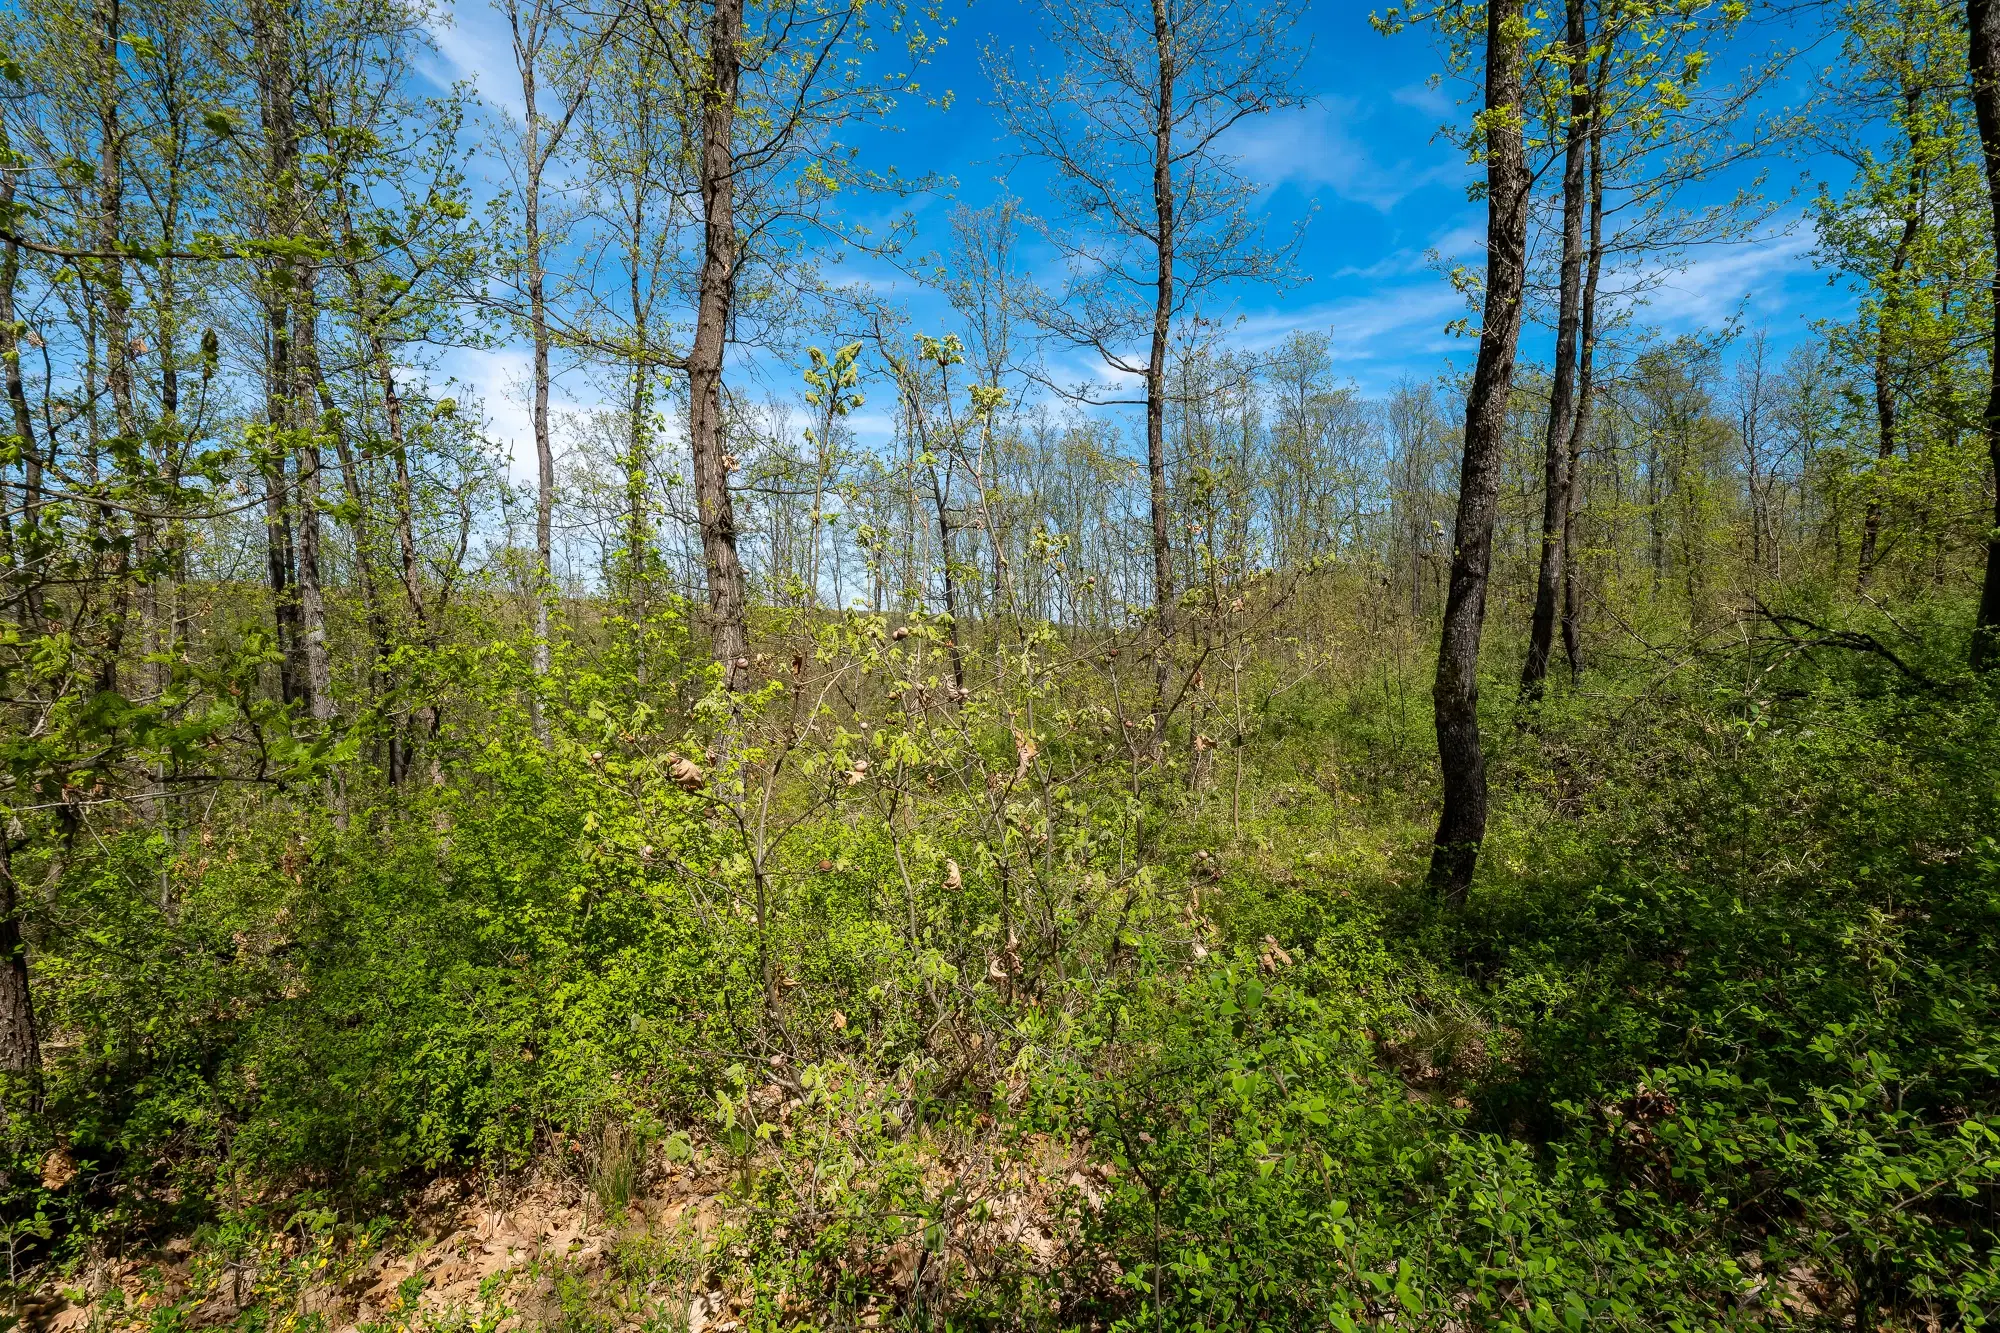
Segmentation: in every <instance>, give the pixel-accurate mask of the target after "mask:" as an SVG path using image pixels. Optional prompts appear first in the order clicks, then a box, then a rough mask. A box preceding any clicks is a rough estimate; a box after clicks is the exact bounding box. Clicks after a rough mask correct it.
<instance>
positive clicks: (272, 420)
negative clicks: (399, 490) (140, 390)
mask: <svg viewBox="0 0 2000 1333" xmlns="http://www.w3.org/2000/svg"><path fill="white" fill-rule="evenodd" d="M284 21H285V19H284V16H283V15H282V14H274V13H273V12H272V6H271V4H270V0H254V2H253V3H252V4H251V6H250V28H251V39H252V42H253V45H254V55H255V58H256V77H257V101H258V111H259V114H260V115H261V117H262V119H263V132H264V149H265V154H266V157H265V172H266V175H265V180H264V190H265V196H266V197H265V200H264V207H265V212H266V221H265V230H266V231H267V232H269V233H270V234H271V235H273V236H284V235H288V234H290V231H291V226H290V223H291V214H292V210H291V202H292V192H293V189H294V188H295V186H294V177H295V176H296V175H297V171H298V160H297V155H298V135H297V132H296V129H295V127H294V124H293V114H292V113H293V83H292V69H291V55H290V50H289V44H288V43H287V42H286V41H285V35H284V33H283V31H282V29H281V27H280V25H281V24H282V23H283V22H284ZM296 276H297V266H296V265H295V264H293V263H292V261H291V260H290V259H288V258H283V257H280V258H278V259H276V260H274V261H273V263H272V264H271V266H270V268H269V269H268V270H266V271H265V273H264V274H263V275H262V283H261V286H262V288H263V290H262V292H261V293H260V297H261V299H262V301H263V303H264V317H265V321H266V324H267V337H268V338H269V344H268V346H267V347H266V349H265V358H266V371H265V374H266V380H265V402H266V406H265V417H266V419H267V421H268V423H269V425H270V429H271V438H270V439H268V440H267V441H265V456H264V459H263V468H262V470H263V474H264V535H265V553H266V557H267V559H268V563H269V570H270V578H271V599H272V617H273V619H274V620H275V622H276V625H277V631H278V650H279V653H280V655H281V661H280V663H279V668H278V683H279V693H280V696H281V697H282V698H283V699H284V700H285V702H286V703H292V702H294V701H297V700H300V699H304V700H305V701H306V704H307V706H308V707H311V706H312V705H313V699H312V690H311V686H310V684H309V681H310V678H311V676H310V671H309V669H308V664H307V659H306V632H305V617H304V608H303V600H302V596H301V588H300V579H299V577H298V570H299V554H300V553H299V549H298V545H297V542H296V541H295V538H294V531H293V524H292V513H293V495H292V485H293V482H292V479H291V477H290V476H289V469H288V467H287V459H286V453H287V450H288V444H289V436H290V433H291V432H292V431H294V430H296V429H297V426H298V421H297V416H298V412H297V406H298V404H297V390H298V385H297V379H298V367H297V364H296V361H297V356H296V347H295V336H294V335H295V330H294V329H293V327H292V297H293V292H292V288H293V285H294V283H295V281H296ZM301 463H302V464H303V459H301Z"/></svg>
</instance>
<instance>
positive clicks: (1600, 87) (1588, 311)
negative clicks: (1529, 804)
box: [1562, 50, 1611, 684]
mask: <svg viewBox="0 0 2000 1333" xmlns="http://www.w3.org/2000/svg"><path fill="white" fill-rule="evenodd" d="M1610 82H1611V52H1610V51H1609V50H1606V51H1605V52H1604V53H1603V54H1601V55H1600V56H1598V58H1597V73H1596V75H1595V77H1594V78H1593V79H1592V80H1591V88H1592V94H1591V103H1592V105H1593V106H1595V107H1602V106H1603V105H1604V104H1605V101H1604V99H1605V97H1606V95H1607V94H1608V93H1609V91H1610ZM1588 253H1589V260H1588V262H1586V263H1585V265H1584V270H1583V310H1582V321H1581V322H1582V330H1581V338H1582V344H1583V345H1582V347H1581V348H1579V349H1578V352H1577V367H1576V372H1577V373H1576V415H1575V417H1574V419H1572V420H1571V422H1570V430H1569V476H1568V480H1567V481H1566V482H1565V483H1564V487H1563V490H1564V495H1565V498H1566V505H1565V508H1564V510H1563V569H1562V576H1563V580H1562V583H1563V587H1562V594H1563V609H1562V636H1563V656H1564V657H1565V658H1567V659H1568V661H1569V678H1570V683H1571V684H1575V683H1576V682H1577V681H1578V680H1581V679H1582V678H1583V598H1582V596H1581V595H1580V594H1579V593H1578V591H1577V575H1576V558H1575V556H1576V511H1577V474H1578V472H1579V470H1580V469H1581V467H1582V459H1583V447H1584V444H1585V442H1587V441H1588V440H1589V439H1590V409H1591V405H1592V401H1593V400H1592V394H1593V393H1594V392H1595V390H1596V388H1597V285H1598V280H1599V278H1601V277H1602V276H1603V273H1604V119H1603V117H1601V116H1593V117H1592V118H1591V123H1590V242H1589V246H1588Z"/></svg>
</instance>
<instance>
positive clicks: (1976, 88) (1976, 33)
mask: <svg viewBox="0 0 2000 1333" xmlns="http://www.w3.org/2000/svg"><path fill="white" fill-rule="evenodd" d="M1965 16H1966V26H1967V27H1968V28H1970V30H1971V60H1970V64H1971V67H1972V105H1973V109H1974V112H1975V113H1976V114H1977V116H1978V118H1979V147H1980V150H1981V153H1982V156H1983V157H1984V158H1985V164H1986V193H1987V197H1988V201H1989V203H1990V204H1991V206H1992V225H1993V250H1994V268H1993V298H1994V299H1993V302H1992V316H1993V330H1992V335H1991V337H1990V338H1989V339H1988V341H1987V351H1988V353H1989V355H1990V356H1991V358H1992V361H1991V370H1990V372H1989V375H1988V384H1989V387H1988V390H1987V396H1986V416H1985V420H1984V422H1983V423H1982V425H1983V427H1984V429H1985V431H1986V448H1987V453H1988V456H1989V457H1990V458H1991V459H1992V460H1993V476H1994V485H1995V494H1994V500H1993V530H1992V531H1991V532H1990V533H1988V534H1987V537H1986V583H1985V586H1984V587H1983V588H1982V589H1981V590H1980V595H1979V619H1978V622H1977V623H1976V624H1975V625H1974V626H1973V633H1972V665H1973V666H1974V667H1975V668H1977V669H1980V670H1986V669H1990V668H1992V667H1995V666H2000V32H1995V30H1994V18H1995V16H1994V9H1993V3H1992V0H1966V5H1965Z"/></svg>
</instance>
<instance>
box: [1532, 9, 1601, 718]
mask: <svg viewBox="0 0 2000 1333" xmlns="http://www.w3.org/2000/svg"><path fill="white" fill-rule="evenodd" d="M1585 10H1586V0H1569V4H1568V11H1569V12H1568V32H1567V35H1566V41H1567V45H1568V47H1569V75H1568V77H1569V81H1570V99H1569V126H1568V131H1567V133H1566V134H1565V136H1564V143H1563V176H1562V222H1563V249H1562V268H1561V274H1560V277H1559V278H1558V279H1557V287H1558V296H1557V301H1556V361H1555V381H1554V383H1553V384H1551V385H1550V388H1549V422H1548V435H1547V438H1546V441H1545V443H1544V447H1543V460H1542V558H1541V564H1540V567H1539V569H1538V570H1537V571H1536V576H1535V614H1534V619H1533V621H1532V622H1531V623H1530V626H1529V630H1528V660H1527V661H1526V662H1525V663H1524V664H1523V665H1522V667H1521V698H1522V699H1523V700H1524V701H1526V702H1529V703H1533V702H1534V701H1536V700H1538V699H1540V698H1541V697H1542V690H1543V686H1544V682H1545V681H1546V680H1547V678H1548V674H1549V653H1550V651H1551V649H1552V648H1553V647H1554V645H1555V633H1556V614H1557V605H1556V604H1557V602H1558V600H1559V599H1560V598H1561V595H1562V588H1563V567H1564V565H1565V563H1566V562H1567V560H1568V554H1569V553H1568V551H1567V549H1566V538H1567V535H1568V529H1569V526H1570V523H1569V508H1570V505H1569V487H1570V478H1571V474H1572V473H1573V472H1574V471H1575V468H1574V467H1573V466H1572V464H1571V461H1570V460H1571V456H1572V454H1571V451H1572V448H1573V446H1574V444H1575V440H1574V438H1573V436H1574V431H1573V427H1574V425H1575V417H1576V411H1577V409H1576V380H1577V365H1576V355H1577V351H1576V344H1577V334H1578V326H1579V325H1580V323H1581V322H1582V317H1583V312H1582V304H1583V292H1582V287H1583V262H1584V247H1583V221H1584V214H1585V213H1586V212H1587V211H1588V210H1589V207H1590V204H1589V196H1588V193H1587V189H1586V180H1585V175H1584V167H1585V158H1586V156H1587V148H1588V143H1589V139H1590V133H1591V131H1590V120H1591V96H1590V94H1591V87H1590V80H1589V78H1588V70H1587V68H1586V62H1587V61H1588V60H1589V58H1590V36H1589V33H1588V31H1587V30H1586V26H1585Z"/></svg>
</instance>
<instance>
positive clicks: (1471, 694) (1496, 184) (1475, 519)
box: [1430, 0, 1530, 903]
mask: <svg viewBox="0 0 2000 1333" xmlns="http://www.w3.org/2000/svg"><path fill="white" fill-rule="evenodd" d="M1520 18H1521V7H1520V3H1519V0H1505V2H1504V3H1500V2H1497V0H1496V3H1493V4H1490V5H1488V7H1487V12H1486V109H1487V112H1488V121H1489V124H1488V125H1487V127H1486V182H1487V185H1486V300H1485V309H1484V312H1483V315H1482V321H1481V326H1480V331H1479V359H1478V361H1477V362H1476V363H1475V364H1474V367H1473V372H1472V391H1471V393H1470V394H1469V395H1468V396H1467V398H1466V404H1465V451H1464V455H1463V457H1462V458H1461V460H1460V463H1459V481H1458V520H1457V524H1456V526H1455V528H1454V529H1453V545H1454V550H1453V552H1452V561H1451V584H1450V588H1449V590H1448V591H1447V593H1446V596H1445V611H1444V633H1443V636H1442V638H1441V640H1440V642H1439V645H1438V665H1437V683H1436V684H1435V686H1433V688H1432V692H1431V693H1432V700H1433V703H1434V705H1435V708H1436V725H1437V746H1438V764H1439V768H1440V769H1441V771H1442V774H1443V778H1444V811H1443V814H1442V816H1441V818H1440V819H1439V821H1438V831H1437V838H1436V841H1435V843H1434V845H1433V847H1432V849H1431V867H1430V884H1431V888H1432V890H1433V891H1434V892H1436V893H1437V894H1439V895H1440V896H1441V897H1443V898H1445V899H1446V900H1447V901H1450V902H1454V903H1457V902H1463V901H1464V900H1465V894H1466V890H1467V889H1468V888H1469V887H1470V886H1471V884H1472V872H1473V870H1474V868H1475V867H1476V865H1477V864H1478V860H1479V846H1480V843H1481V842H1483V841H1484V840H1485V837H1486V804H1487V803H1486V756H1485V752H1484V750H1483V749H1482V747H1481V745H1480V737H1479V639H1480V634H1481V632H1482V631H1483V630H1484V629H1485V624H1486V582H1487V576H1488V574H1489V572H1490V571H1491V569H1492V565H1493V521H1494V514H1495V511H1496V509H1497V508H1498V503H1499V494H1500V456H1501V450H1502V447H1503V441H1504V438H1505V434H1506V427H1507V406H1508V398H1509V396H1510V394H1511V392H1512V390H1513V386H1514V354H1515V349H1516V347H1517V345H1518V344H1519V341H1520V336H1521V287H1522V282H1523V280H1524V278H1525V274H1526V268H1527V246H1528V189H1529V180H1530V178H1529V174H1528V169H1527V163H1526V161H1525V159H1524V156H1523V151H1522V142H1521V97H1522V92H1521V77H1522V75H1521V50H1520V31H1519V29H1520Z"/></svg>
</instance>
